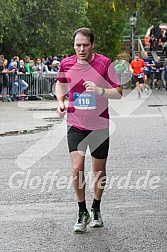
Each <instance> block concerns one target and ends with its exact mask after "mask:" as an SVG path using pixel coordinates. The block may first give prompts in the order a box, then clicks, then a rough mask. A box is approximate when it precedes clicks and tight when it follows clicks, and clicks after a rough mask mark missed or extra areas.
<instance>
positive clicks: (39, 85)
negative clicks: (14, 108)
mask: <svg viewBox="0 0 167 252" xmlns="http://www.w3.org/2000/svg"><path fill="white" fill-rule="evenodd" d="M0 75H1V76H0V82H1V96H2V97H3V98H4V99H6V100H8V99H10V98H12V97H13V96H14V95H15V96H16V97H17V98H19V97H22V96H23V92H21V91H22V86H25V85H26V84H27V88H26V89H25V90H24V94H25V95H26V97H32V98H33V97H36V98H37V97H38V98H41V99H42V97H43V96H45V95H48V94H50V93H52V95H53V96H54V94H55V92H54V88H53V87H55V82H56V76H57V72H53V73H45V72H44V73H42V74H40V73H37V72H34V73H33V74H28V73H27V74H21V73H7V74H6V73H3V74H2V73H1V74H0ZM25 83H26V84H25ZM14 86H15V91H16V92H15V93H16V94H14ZM17 86H18V88H17ZM25 95H24V96H25ZM2 97H1V98H2Z"/></svg>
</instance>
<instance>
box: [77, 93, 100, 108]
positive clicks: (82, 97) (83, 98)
mask: <svg viewBox="0 0 167 252" xmlns="http://www.w3.org/2000/svg"><path fill="white" fill-rule="evenodd" d="M73 103H74V108H76V109H89V110H92V109H96V96H95V94H94V93H78V92H74V93H73Z"/></svg>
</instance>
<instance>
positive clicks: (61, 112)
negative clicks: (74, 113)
mask: <svg viewBox="0 0 167 252" xmlns="http://www.w3.org/2000/svg"><path fill="white" fill-rule="evenodd" d="M57 113H58V115H59V117H60V118H64V115H65V113H66V112H65V105H64V103H61V104H59V105H58V108H57Z"/></svg>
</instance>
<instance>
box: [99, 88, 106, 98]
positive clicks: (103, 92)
mask: <svg viewBox="0 0 167 252" xmlns="http://www.w3.org/2000/svg"><path fill="white" fill-rule="evenodd" d="M104 94H105V89H104V88H102V93H101V94H100V96H103V95H104Z"/></svg>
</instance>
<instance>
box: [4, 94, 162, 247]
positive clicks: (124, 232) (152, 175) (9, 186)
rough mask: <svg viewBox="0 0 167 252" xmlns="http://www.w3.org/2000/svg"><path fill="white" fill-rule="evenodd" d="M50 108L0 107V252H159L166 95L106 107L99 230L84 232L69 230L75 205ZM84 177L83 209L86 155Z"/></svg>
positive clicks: (61, 130)
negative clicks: (105, 153)
mask: <svg viewBox="0 0 167 252" xmlns="http://www.w3.org/2000/svg"><path fill="white" fill-rule="evenodd" d="M127 94H128V92H127V91H124V97H128V96H127ZM56 106H57V104H56V102H54V101H34V102H33V101H26V102H19V103H0V116H1V126H0V160H1V166H0V169H1V173H0V252H7V251H11V252H18V251H25V252H43V251H47V252H50V251H54V252H63V251H65V252H70V251H74V252H84V251H86V252H94V251H98V252H118V251H120V252H143V251H146V252H166V251H167V187H166V185H167V169H166V168H167V92H166V91H163V92H158V91H157V92H154V93H153V94H152V95H151V96H149V97H146V94H143V96H142V99H141V101H138V100H137V98H136V95H134V94H133V95H132V96H131V97H130V98H129V100H128V99H127V100H126V98H125V99H123V100H122V101H121V102H119V103H117V102H115V101H114V102H113V105H112V103H111V109H110V114H111V125H112V127H113V128H112V129H111V133H112V134H111V138H110V152H109V158H108V162H107V173H108V181H107V185H106V189H105V192H104V195H103V199H102V204H101V212H102V217H103V220H104V227H103V228H100V229H91V228H88V231H87V232H86V233H85V234H74V233H73V225H74V223H75V221H76V218H77V213H78V208H77V203H76V198H75V195H74V191H73V188H72V180H71V162H70V158H69V155H68V152H67V144H66V136H65V122H64V121H60V120H59V119H58V118H56V112H55V110H56ZM121 106H122V107H121ZM113 108H115V110H114V109H113ZM129 108H131V110H129ZM113 129H114V130H113ZM112 130H113V132H112ZM86 174H87V187H86V195H87V196H86V199H87V206H88V208H89V209H90V207H91V204H92V199H93V189H92V172H91V159H90V156H89V153H87V156H86Z"/></svg>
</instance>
